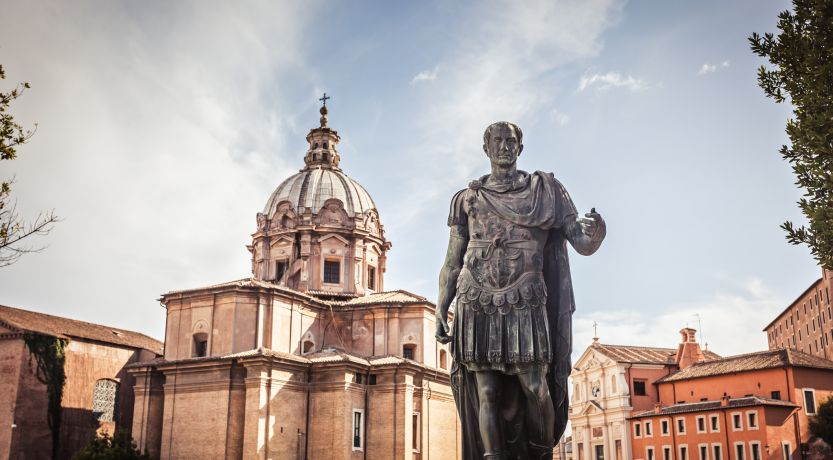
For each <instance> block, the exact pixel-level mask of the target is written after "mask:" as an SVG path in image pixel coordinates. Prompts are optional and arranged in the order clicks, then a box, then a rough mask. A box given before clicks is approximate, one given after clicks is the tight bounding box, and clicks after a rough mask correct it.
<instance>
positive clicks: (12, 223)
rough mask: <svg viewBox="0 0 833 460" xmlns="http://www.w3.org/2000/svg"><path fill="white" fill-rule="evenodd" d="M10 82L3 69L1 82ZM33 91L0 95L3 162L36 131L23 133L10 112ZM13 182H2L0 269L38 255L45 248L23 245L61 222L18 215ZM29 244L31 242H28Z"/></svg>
mask: <svg viewBox="0 0 833 460" xmlns="http://www.w3.org/2000/svg"><path fill="white" fill-rule="evenodd" d="M5 78H6V73H5V72H4V70H3V66H1V65H0V80H4V79H5ZM27 89H29V83H20V84H18V85H16V86H15V87H14V88H13V89H12V90H11V91H9V92H5V93H4V92H0V161H2V160H14V159H15V158H16V157H17V147H18V146H20V145H22V144H24V143H26V141H28V140H29V139H30V138H31V137H32V135H34V131H31V130H26V129H23V127H22V126H20V124H18V123H17V122H15V121H14V118H13V117H12V115H11V114H10V113H9V112H8V110H9V105H10V104H11V102H12V101H14V100H15V99H17V98H18V97H20V95H21V94H23V92H24V91H25V90H27ZM13 182H14V180H13V179H8V180H7V179H3V180H2V182H0V267H5V266H7V265H11V264H13V263H15V262H16V261H17V260H18V259H19V258H20V257H21V256H22V255H23V254H26V253H29V252H37V251H40V250H41V249H43V248H33V247H31V246H24V245H22V244H21V243H22V241H23V240H24V239H26V238H29V237H31V236H33V235H44V234H46V233H49V231H50V230H51V229H52V224H54V223H55V222H57V221H58V217H57V216H55V213H54V212H53V211H49V212H42V213H40V214H38V216H37V217H36V218H35V220H34V221H32V222H30V223H26V222H24V221H23V219H21V217H20V216H19V215H18V213H17V202H16V201H14V200H12V199H11V192H12V183H13ZM26 241H29V240H26Z"/></svg>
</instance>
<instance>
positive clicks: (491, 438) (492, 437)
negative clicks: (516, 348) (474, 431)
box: [474, 371, 503, 458]
mask: <svg viewBox="0 0 833 460" xmlns="http://www.w3.org/2000/svg"><path fill="white" fill-rule="evenodd" d="M474 376H475V379H476V380H477V396H478V398H479V399H480V411H479V418H478V422H479V427H480V438H481V440H482V441H483V451H484V453H485V456H486V458H500V454H502V453H503V438H502V436H501V431H500V414H499V410H500V384H501V374H500V373H498V372H497V371H480V372H475V373H474ZM490 456H491V457H490Z"/></svg>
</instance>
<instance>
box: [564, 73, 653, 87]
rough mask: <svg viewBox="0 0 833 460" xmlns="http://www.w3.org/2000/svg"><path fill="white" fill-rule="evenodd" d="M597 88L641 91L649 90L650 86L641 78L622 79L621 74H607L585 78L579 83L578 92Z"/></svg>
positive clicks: (629, 77)
mask: <svg viewBox="0 0 833 460" xmlns="http://www.w3.org/2000/svg"><path fill="white" fill-rule="evenodd" d="M590 87H595V88H596V89H597V90H606V89H610V88H625V89H629V90H631V91H640V90H643V89H646V88H648V85H647V84H646V83H645V81H644V80H642V79H641V78H634V77H632V76H630V75H628V76H627V77H622V75H621V74H620V73H619V72H608V73H605V74H598V73H597V74H593V75H590V76H587V75H585V76H583V77H581V80H580V81H579V85H578V90H579V91H584V90H586V89H587V88H590Z"/></svg>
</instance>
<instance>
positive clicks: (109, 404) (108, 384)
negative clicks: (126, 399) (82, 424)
mask: <svg viewBox="0 0 833 460" xmlns="http://www.w3.org/2000/svg"><path fill="white" fill-rule="evenodd" d="M118 392H119V382H116V381H115V380H110V379H100V380H98V381H96V382H95V388H94V389H93V408H92V411H93V417H95V419H96V420H98V421H99V422H112V421H113V419H114V416H115V409H116V395H117V394H118Z"/></svg>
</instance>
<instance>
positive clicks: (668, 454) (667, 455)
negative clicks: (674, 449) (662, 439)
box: [662, 446, 671, 460]
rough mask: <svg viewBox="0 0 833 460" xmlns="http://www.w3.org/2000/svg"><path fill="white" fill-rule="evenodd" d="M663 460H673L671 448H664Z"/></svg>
mask: <svg viewBox="0 0 833 460" xmlns="http://www.w3.org/2000/svg"><path fill="white" fill-rule="evenodd" d="M662 460H671V446H663V447H662Z"/></svg>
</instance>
